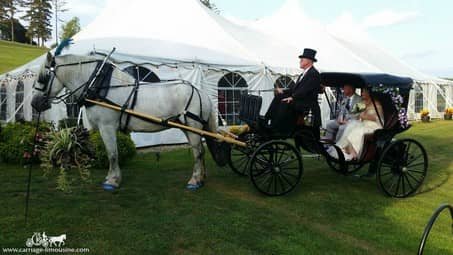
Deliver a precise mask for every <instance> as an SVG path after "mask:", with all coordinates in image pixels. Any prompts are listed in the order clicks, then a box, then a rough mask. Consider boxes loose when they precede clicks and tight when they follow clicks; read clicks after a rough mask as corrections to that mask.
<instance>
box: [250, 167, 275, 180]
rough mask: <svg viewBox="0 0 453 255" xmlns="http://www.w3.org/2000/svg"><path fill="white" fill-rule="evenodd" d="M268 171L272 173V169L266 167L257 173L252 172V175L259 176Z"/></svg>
mask: <svg viewBox="0 0 453 255" xmlns="http://www.w3.org/2000/svg"><path fill="white" fill-rule="evenodd" d="M256 170H257V169H256ZM253 172H255V171H253ZM257 172H258V171H257ZM269 173H272V169H270V168H266V169H262V170H261V171H259V173H258V174H253V173H252V174H253V176H254V177H256V178H259V177H261V176H263V175H266V174H269Z"/></svg>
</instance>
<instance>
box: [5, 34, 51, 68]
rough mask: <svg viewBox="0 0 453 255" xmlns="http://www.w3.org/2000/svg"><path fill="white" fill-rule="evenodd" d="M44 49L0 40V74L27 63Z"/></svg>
mask: <svg viewBox="0 0 453 255" xmlns="http://www.w3.org/2000/svg"><path fill="white" fill-rule="evenodd" d="M46 51H47V49H45V48H38V47H36V46H31V45H28V44H21V43H12V42H8V41H2V40H0V74H3V73H5V72H8V71H11V70H13V69H14V68H16V67H19V66H21V65H23V64H25V63H27V62H29V61H30V60H33V59H35V58H37V57H39V56H41V55H42V54H44V53H45V52H46Z"/></svg>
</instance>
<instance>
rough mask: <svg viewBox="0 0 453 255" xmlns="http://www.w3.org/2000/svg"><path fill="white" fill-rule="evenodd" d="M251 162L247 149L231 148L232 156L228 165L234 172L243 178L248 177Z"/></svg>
mask: <svg viewBox="0 0 453 255" xmlns="http://www.w3.org/2000/svg"><path fill="white" fill-rule="evenodd" d="M249 161H250V154H248V153H247V149H246V148H241V147H237V146H233V148H231V156H230V160H229V161H228V165H229V166H230V168H231V170H233V172H235V173H237V174H238V175H241V176H247V173H248V171H247V170H248V164H249Z"/></svg>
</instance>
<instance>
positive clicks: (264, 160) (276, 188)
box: [249, 141, 303, 196]
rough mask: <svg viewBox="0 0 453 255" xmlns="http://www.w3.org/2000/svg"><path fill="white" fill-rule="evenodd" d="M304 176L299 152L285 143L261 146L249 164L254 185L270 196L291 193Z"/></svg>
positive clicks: (278, 142)
mask: <svg viewBox="0 0 453 255" xmlns="http://www.w3.org/2000/svg"><path fill="white" fill-rule="evenodd" d="M302 174H303V165H302V158H301V156H300V154H299V152H298V150H297V149H296V148H295V147H294V146H292V145H290V144H289V143H287V142H284V141H270V142H267V143H265V144H263V145H261V146H260V147H259V148H258V149H257V150H256V151H255V153H254V154H253V156H252V157H251V159H250V162H249V175H250V179H251V181H252V183H253V185H254V186H255V187H256V189H258V191H260V192H261V193H263V194H265V195H268V196H282V195H285V194H287V193H289V192H291V191H292V190H293V189H294V188H295V187H296V186H297V185H298V184H299V183H300V180H301V178H302Z"/></svg>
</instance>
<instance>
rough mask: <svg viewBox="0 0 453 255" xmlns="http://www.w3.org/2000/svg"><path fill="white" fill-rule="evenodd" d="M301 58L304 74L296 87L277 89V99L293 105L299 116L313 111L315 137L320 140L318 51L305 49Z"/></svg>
mask: <svg viewBox="0 0 453 255" xmlns="http://www.w3.org/2000/svg"><path fill="white" fill-rule="evenodd" d="M299 58H300V68H301V69H303V70H304V72H303V73H302V74H301V75H300V76H299V78H298V79H297V82H296V85H294V86H292V87H290V88H289V89H288V90H286V91H284V90H283V89H281V88H277V94H278V95H277V97H276V98H283V99H281V102H283V103H286V104H289V105H291V106H292V107H291V108H293V110H294V111H295V112H296V114H298V115H307V114H308V113H309V112H310V111H311V112H312V117H313V120H312V121H313V122H312V123H313V131H314V135H315V137H316V138H317V139H318V140H319V127H320V126H321V109H320V108H319V104H318V94H319V93H320V92H321V79H320V76H319V72H318V70H316V68H315V67H314V66H313V64H314V63H315V62H316V61H317V60H316V51H315V50H313V49H304V53H303V54H302V55H300V56H299Z"/></svg>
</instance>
